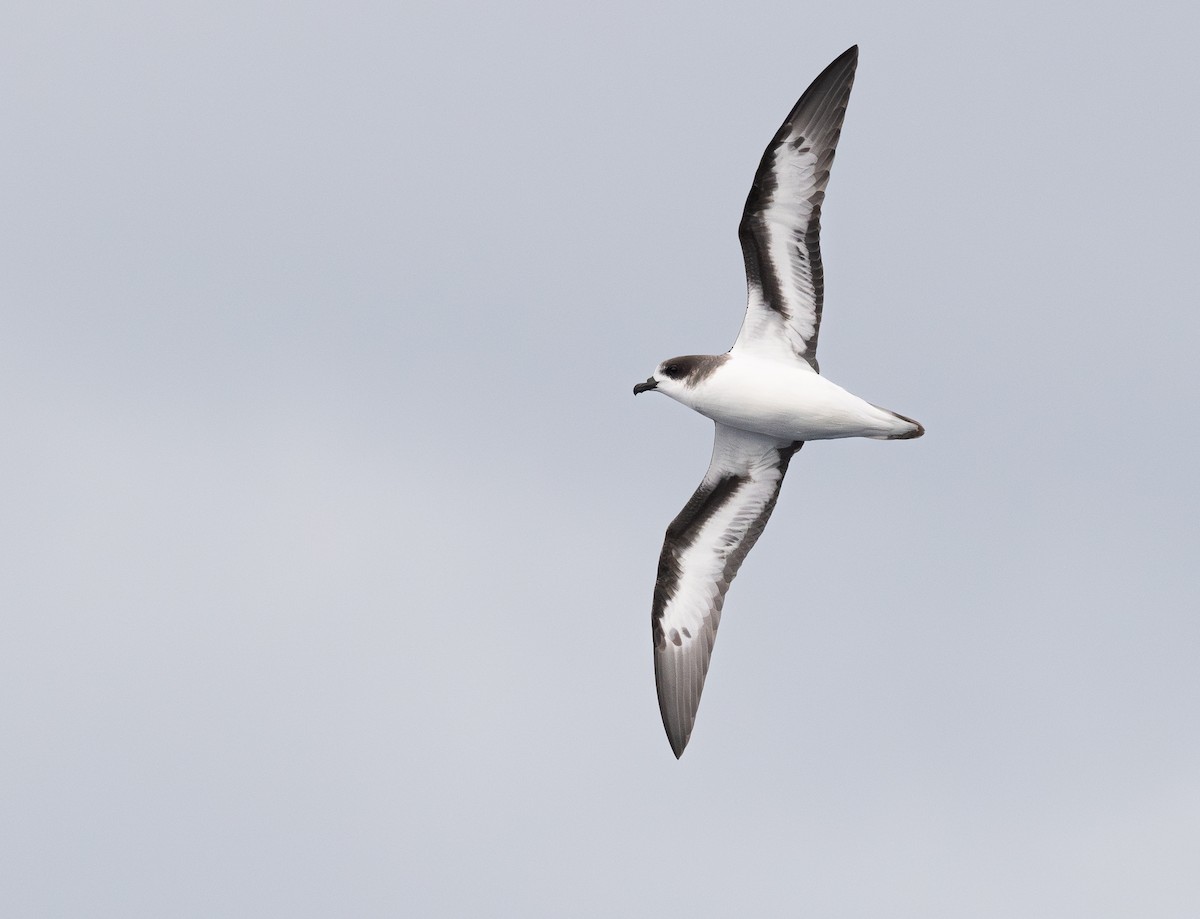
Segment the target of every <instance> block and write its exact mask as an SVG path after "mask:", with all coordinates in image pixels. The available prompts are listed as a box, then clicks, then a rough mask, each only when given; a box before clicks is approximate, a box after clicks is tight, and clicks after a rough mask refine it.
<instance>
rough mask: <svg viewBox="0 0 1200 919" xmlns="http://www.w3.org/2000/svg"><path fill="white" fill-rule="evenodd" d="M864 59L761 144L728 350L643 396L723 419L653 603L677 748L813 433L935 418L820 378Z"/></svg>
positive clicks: (846, 61) (826, 82)
mask: <svg viewBox="0 0 1200 919" xmlns="http://www.w3.org/2000/svg"><path fill="white" fill-rule="evenodd" d="M857 66H858V46H857V45H854V46H852V47H851V48H849V49H847V50H846V51H845V52H844V53H842V54H841V55H840V56H839V57H838V58H837V59H836V60H834V61H833V63H831V64H830V65H829V66H828V67H826V68H825V70H823V71H822V72H821V74H820V75H819V76H818V77H817V78H816V79H815V80H813V82H812V84H811V85H810V86H809V87H808V89H807V90H805V92H804V94H803V95H802V96H801V97H800V99H799V101H798V102H797V103H796V104H795V106H794V107H793V108H792V110H791V112H790V113H789V114H788V116H787V118H786V119H785V120H784V122H783V124H782V125H781V126H780V128H779V130H778V131H777V132H776V133H775V136H774V137H773V138H772V139H771V142H770V144H769V145H768V146H767V149H766V151H765V152H764V153H763V156H762V159H761V161H760V163H759V166H758V170H757V172H756V173H755V175H754V182H753V184H752V185H751V187H750V193H749V195H748V196H747V198H746V205H745V209H744V210H743V212H742V219H741V223H740V224H739V226H738V239H739V241H740V242H741V247H742V255H743V258H744V260H745V267H746V288H747V297H746V313H745V317H744V319H743V321H742V326H741V329H740V331H739V332H738V336H737V339H736V340H735V341H734V343H733V347H731V348H730V349H729V351H728V352H726V353H725V354H715V355H714V354H689V355H683V356H681V357H673V358H669V359H667V360H665V361H662V362H661V363H660V364H659V365H658V366H657V367H656V368H655V371H654V373H653V374H652V375H651V376H650V378H649V379H647V380H646V381H645V382H644V383H638V384H637V385H636V386H634V387H633V392H634V395H635V396H636V395H638V394H639V393H644V392H658V393H662V394H663V395H666V396H669V397H670V398H672V399H674V400H675V401H677V402H680V403H682V404H683V405H685V406H687V407H688V408H690V409H693V410H694V411H696V412H699V413H700V414H701V415H704V416H706V417H708V418H710V419H712V421H713V422H714V423H715V427H716V433H715V436H714V439H713V452H712V459H711V460H710V462H709V466H708V471H707V472H706V473H705V475H704V479H703V480H702V481H701V482H700V486H699V487H698V488H697V489H696V491H695V493H694V494H693V495H692V497H691V499H690V500H689V501H688V502H687V504H686V505H685V506H684V508H683V510H682V511H680V512H679V514H678V516H676V517H675V519H674V520H673V521H671V524H670V526H668V527H667V532H666V536H665V538H664V539H663V547H662V553H661V555H660V556H659V560H658V573H657V577H656V579H655V584H654V595H653V599H652V603H651V616H650V620H651V637H652V639H653V643H654V677H655V683H656V685H657V689H658V705H659V710H660V712H661V714H662V721H663V727H664V728H665V729H666V733H667V739H668V740H669V741H670V744H671V750H672V751H673V752H674V754H675V756H676V758H679V757H680V756H682V755H683V751H684V748H685V747H686V746H687V744H688V740H689V739H690V738H691V735H692V728H693V726H694V724H695V721H696V711H697V708H698V707H699V705H700V694H701V692H702V691H703V689H704V681H705V677H706V676H707V674H708V666H709V660H710V659H711V656H712V650H713V643H714V641H715V640H716V636H717V627H718V625H719V624H720V621H721V609H722V607H723V606H724V603H725V594H726V592H727V591H728V590H729V585H730V583H731V582H732V581H733V579H734V577H735V576H736V575H737V573H738V569H739V568H740V567H741V564H742V562H743V561H744V560H745V558H746V555H747V553H749V551H750V550H751V549H752V548H753V547H754V544H755V542H757V540H758V538H759V536H761V535H762V531H763V528H764V527H765V526H766V525H767V520H768V519H769V518H770V516H771V512H772V511H773V510H774V509H775V503H776V501H777V500H778V498H779V489H780V485H781V484H782V483H783V478H784V475H785V474H786V473H787V470H788V464H789V463H790V462H791V460H792V458H793V457H794V456H795V454H796V453H797V452H798V451H799V450H800V448H801V447H802V446H804V444H805V443H806V442H808V441H810V440H832V439H835V438H842V437H870V438H875V439H880V440H908V439H912V438H915V437H920V436H921V435H922V434H924V433H925V428H924V427H923V426H922V425H921V424H920V423H919V422H917V421H914V420H913V419H912V418H908V417H906V416H904V415H901V414H898V413H897V412H893V411H891V410H889V409H885V408H881V407H879V406H877V405H873V404H872V403H869V402H866V401H864V400H863V399H861V398H859V397H858V396H856V395H853V394H851V393H850V392H848V391H847V390H845V389H843V388H842V387H840V386H838V385H837V384H836V383H833V382H832V381H830V380H829V379H828V378H826V377H825V376H822V375H821V372H820V368H819V366H818V364H817V357H816V351H817V335H818V332H819V331H820V326H821V310H822V307H823V304H824V294H825V273H824V268H823V267H822V264H821V247H820V231H821V206H822V204H823V203H824V200H825V189H826V186H827V184H828V182H829V169H830V166H831V165H832V163H833V158H834V153H835V151H836V149H837V143H838V138H839V136H840V135H841V130H842V121H843V118H844V117H845V114H846V105H847V102H848V100H849V98H850V89H851V87H852V86H853V83H854V74H855V70H856V68H857Z"/></svg>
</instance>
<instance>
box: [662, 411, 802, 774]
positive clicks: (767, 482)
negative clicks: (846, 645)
mask: <svg viewBox="0 0 1200 919" xmlns="http://www.w3.org/2000/svg"><path fill="white" fill-rule="evenodd" d="M801 446H803V445H802V444H801V443H792V444H782V445H781V444H780V443H779V441H777V440H776V439H775V438H772V437H767V436H766V435H763V434H751V433H748V432H746V431H741V430H738V429H737V428H731V427H726V426H725V425H722V424H718V425H717V432H716V438H715V441H714V443H713V455H712V461H711V462H710V463H709V466H708V472H707V473H705V475H704V481H702V482H701V483H700V487H699V488H697V489H696V493H695V494H694V495H692V499H691V500H690V501H688V503H687V505H686V506H685V507H684V509H683V510H682V511H680V512H679V516H677V517H676V518H675V519H674V520H673V521H672V522H671V525H670V526H669V527H667V536H666V539H664V540H663V548H662V555H661V556H660V557H659V560H658V580H657V581H656V582H655V585H654V608H653V611H652V613H651V617H650V624H651V630H652V632H653V636H654V678H655V682H656V683H657V684H658V707H659V710H660V711H661V712H662V719H663V726H664V727H665V728H666V729H667V737H668V739H669V740H670V741H671V749H672V750H674V751H675V756H676V757H678V756H681V755H682V754H683V748H684V747H685V746H687V742H688V738H689V737H690V736H691V733H692V724H693V723H694V722H695V720H696V709H697V707H698V706H699V705H700V692H701V690H703V688H704V676H705V674H706V673H708V661H709V657H710V656H711V655H712V647H713V642H714V641H715V640H716V637H717V625H718V624H719V623H720V621H721V606H722V604H723V603H724V602H725V592H726V591H727V590H728V589H729V584H730V582H731V581H732V580H733V578H734V576H735V575H736V574H737V572H738V568H740V567H741V564H742V560H743V559H744V558H745V557H746V553H747V552H749V551H750V549H751V547H752V546H753V545H754V543H755V542H756V541H757V540H758V537H759V534H761V533H762V531H763V527H765V526H766V525H767V519H768V518H769V517H770V516H771V511H772V510H774V508H775V499H776V498H778V497H779V486H780V485H781V484H782V483H783V476H784V473H786V472H787V467H788V462H789V461H790V460H791V458H792V455H793V454H794V453H795V452H796V451H797V450H799V449H800V447H801Z"/></svg>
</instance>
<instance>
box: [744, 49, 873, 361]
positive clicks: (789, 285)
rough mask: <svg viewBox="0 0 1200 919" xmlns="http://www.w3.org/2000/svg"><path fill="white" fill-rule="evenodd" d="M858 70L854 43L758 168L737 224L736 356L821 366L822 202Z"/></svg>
mask: <svg viewBox="0 0 1200 919" xmlns="http://www.w3.org/2000/svg"><path fill="white" fill-rule="evenodd" d="M857 65H858V46H857V45H855V46H854V47H853V48H850V49H849V50H848V51H846V52H845V53H844V54H843V55H842V56H841V57H839V58H838V59H837V60H836V61H834V62H833V63H832V64H830V65H829V66H828V67H826V68H825V70H824V72H823V73H822V74H821V75H820V76H819V77H817V78H816V79H815V80H813V82H812V85H811V86H809V87H808V89H806V90H805V91H804V95H803V96H801V97H800V101H799V102H797V103H796V107H795V108H793V109H792V112H791V114H790V115H788V117H787V120H786V121H784V123H783V125H782V126H781V127H780V129H779V130H778V131H777V132H776V133H775V139H774V140H772V141H771V144H770V146H769V147H767V150H766V152H765V153H764V154H763V157H762V162H760V163H759V166H758V172H757V173H756V174H755V176H754V184H753V185H752V186H751V188H750V194H749V196H748V197H747V198H746V209H745V210H744V211H743V213H742V222H741V225H740V226H739V227H738V239H740V240H741V243H742V256H743V257H744V258H745V260H746V286H747V289H748V293H747V303H746V319H745V321H744V322H743V323H742V330H741V331H740V332H739V333H738V337H737V341H736V342H734V345H733V349H732V350H734V351H738V350H747V351H758V352H767V353H773V354H776V355H788V356H795V357H798V358H801V359H803V360H804V361H806V362H807V363H808V364H809V366H811V367H812V369H813V370H817V369H818V368H817V358H816V351H817V333H818V332H819V331H820V326H821V306H822V302H823V300H824V297H825V278H824V272H823V270H822V268H821V240H820V235H821V202H822V201H824V200H825V186H826V185H827V184H828V182H829V167H830V165H831V164H832V163H833V155H834V151H835V150H836V148H837V142H838V137H839V136H840V135H841V132H842V118H843V117H844V116H845V114H846V103H847V102H848V101H849V99H850V87H851V86H852V85H853V84H854V68H855V67H856V66H857Z"/></svg>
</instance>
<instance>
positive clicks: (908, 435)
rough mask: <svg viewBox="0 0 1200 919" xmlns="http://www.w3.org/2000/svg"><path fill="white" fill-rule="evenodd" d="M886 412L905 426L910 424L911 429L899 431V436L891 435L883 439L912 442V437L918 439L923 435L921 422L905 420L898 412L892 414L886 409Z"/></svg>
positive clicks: (923, 429)
mask: <svg viewBox="0 0 1200 919" xmlns="http://www.w3.org/2000/svg"><path fill="white" fill-rule="evenodd" d="M888 411H889V412H891V414H892V415H893V417H895V418H897V419H899V420H900V421H903V422H905V423H906V424H911V425H912V427H911V428H908V429H907V430H904V431H901V432H900V433H899V434H891V435H889V436H888V437H887V438H885V439H886V440H912V439H913V438H914V437H920V436H921V435H922V434H924V433H925V426H924V425H923V424H921V422H919V421H913V420H912V419H911V418H906V417H905V416H904V415H901V414H900V413H899V412H892V411H891V409H888Z"/></svg>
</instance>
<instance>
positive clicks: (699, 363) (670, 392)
mask: <svg viewBox="0 0 1200 919" xmlns="http://www.w3.org/2000/svg"><path fill="white" fill-rule="evenodd" d="M725 359H726V355H724V354H721V355H711V354H685V355H684V356H682V357H671V358H667V360H665V361H663V362H662V363H661V364H659V365H658V367H657V368H656V369H655V371H654V374H653V376H651V377H650V378H649V379H648V380H646V382H645V383H638V384H637V385H636V386H635V387H633V394H634V395H635V396H636V395H637V394H638V393H643V392H650V391H651V390H655V391H657V392H660V393H662V394H663V395H666V396H670V397H671V398H672V399H678V400H679V401H681V402H685V401H686V399H685V398H683V397H684V396H685V395H686V393H688V391H690V390H692V389H695V388H696V384H697V383H699V382H700V381H701V380H703V379H704V378H705V377H707V376H708V375H709V374H710V373H712V372H713V371H714V370H716V369H717V368H718V367H720V366H721V364H723V363H724V362H725Z"/></svg>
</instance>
